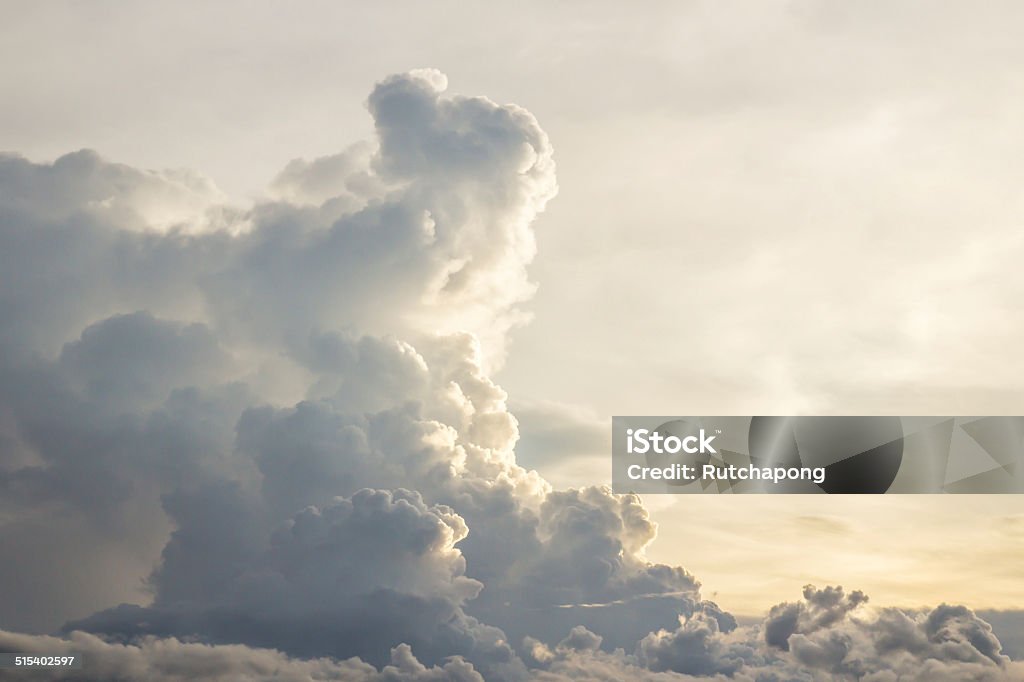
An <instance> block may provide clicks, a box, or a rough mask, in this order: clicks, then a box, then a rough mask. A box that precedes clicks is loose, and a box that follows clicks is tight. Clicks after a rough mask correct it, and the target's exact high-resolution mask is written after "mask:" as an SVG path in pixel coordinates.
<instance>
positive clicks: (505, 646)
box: [0, 71, 1011, 680]
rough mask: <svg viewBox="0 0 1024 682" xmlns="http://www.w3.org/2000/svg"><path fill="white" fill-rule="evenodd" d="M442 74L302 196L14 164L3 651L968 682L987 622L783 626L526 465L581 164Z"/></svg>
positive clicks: (893, 614)
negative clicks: (565, 223) (538, 375)
mask: <svg viewBox="0 0 1024 682" xmlns="http://www.w3.org/2000/svg"><path fill="white" fill-rule="evenodd" d="M446 86H447V82H446V79H445V78H444V76H442V75H441V74H439V73H438V72H436V71H416V72H411V73H408V74H402V75H397V76H392V77H390V78H387V79H385V80H384V81H382V82H381V83H379V84H378V85H377V87H376V88H375V89H374V90H373V92H372V93H371V95H370V97H369V100H368V109H369V112H370V114H371V115H372V116H373V119H374V123H375V127H376V137H375V139H374V140H372V141H369V142H364V143H358V144H356V145H354V146H353V147H351V148H349V149H348V150H346V151H345V152H343V153H342V154H339V155H336V156H328V157H323V158H320V159H316V160H313V161H302V160H299V161H296V162H293V163H292V164H290V165H289V166H288V167H287V168H286V169H285V170H284V171H283V172H282V173H281V175H280V176H279V177H278V178H277V180H276V181H275V182H274V184H273V187H272V197H273V198H272V199H270V200H267V201H264V202H261V203H258V204H256V205H255V206H252V207H250V208H246V209H241V208H238V207H234V208H232V207H229V206H226V205H225V203H224V199H223V197H222V196H221V195H220V193H219V192H218V191H217V190H216V188H215V187H214V186H213V184H212V183H210V182H209V181H208V180H206V179H204V178H202V177H200V176H197V175H194V174H188V173H158V172H149V171H138V170H135V169H131V168H127V167H124V166H120V165H117V164H112V163H110V162H108V161H106V160H104V159H103V158H101V157H100V156H98V155H97V154H95V153H92V152H78V153H75V154H71V155H68V156H65V157H62V158H61V159H58V160H57V161H56V162H54V163H53V164H36V163H32V162H30V161H27V160H25V159H23V158H20V157H16V156H5V157H2V158H0V491H2V495H0V543H2V544H3V545H4V546H5V547H8V546H9V547H18V548H19V551H18V552H16V553H9V554H5V555H4V556H3V557H2V558H0V581H2V583H3V584H4V585H8V586H16V587H17V589H16V590H15V591H14V592H15V594H14V595H13V596H12V598H10V599H6V600H3V602H0V618H2V620H3V622H4V623H5V625H7V626H8V627H10V628H12V629H20V630H24V631H36V632H40V631H43V632H54V631H60V632H62V633H63V635H62V636H61V637H53V636H49V635H32V634H15V633H13V632H8V633H2V634H0V647H3V648H6V649H10V650H18V651H25V652H46V653H59V652H63V651H80V652H82V653H83V654H84V655H85V656H86V659H85V660H86V662H87V667H86V668H85V669H83V670H82V671H80V672H70V673H66V674H65V673H62V672H59V671H58V672H54V673H53V675H52V676H51V677H52V678H53V679H65V678H66V679H157V680H177V679H210V680H234V679H295V680H300V679H301V680H307V679H310V680H313V679H317V680H318V679H346V680H347V679H353V680H435V679H436V680H440V679H450V680H476V679H482V678H483V679H489V680H521V679H529V678H538V679H552V680H554V679H564V678H576V677H584V678H589V679H623V678H630V679H687V678H688V677H692V676H712V677H714V676H718V677H722V676H728V677H733V678H736V679H758V680H770V679H826V678H830V677H829V676H833V675H854V676H860V677H861V678H864V679H867V677H865V676H871V675H875V676H876V677H875V678H873V679H879V680H881V679H886V678H885V677H884V675H886V674H888V671H891V670H902V671H905V672H907V673H908V674H911V673H912V674H915V675H916V674H920V673H919V672H915V671H921V670H926V671H929V674H931V675H933V676H932V677H929V678H927V679H938V678H939V677H941V675H947V676H948V677H950V678H951V679H952V678H953V677H955V676H956V675H960V676H961V677H960V679H964V678H966V677H969V676H974V677H975V678H977V679H987V678H991V679H995V678H996V677H998V676H1001V675H1008V674H1010V672H1011V664H1010V663H1009V662H1008V660H1007V659H1006V657H1005V656H1003V655H1002V654H1001V653H1000V646H999V643H998V641H997V640H996V639H995V637H993V636H992V633H991V629H990V628H988V626H987V625H986V624H985V623H984V621H981V620H980V619H978V618H977V617H976V616H975V615H974V614H972V613H971V612H970V611H968V610H966V609H963V608H962V607H946V606H943V607H939V608H938V609H936V610H934V611H932V612H931V613H929V614H907V613H902V612H898V611H884V610H883V611H881V612H878V613H875V614H872V615H870V616H868V615H861V612H862V611H863V610H864V608H865V607H864V603H863V602H864V601H865V598H864V597H863V595H861V594H860V593H857V592H854V593H850V594H846V593H845V592H843V591H842V590H841V589H839V588H827V589H825V590H814V589H811V588H808V590H807V591H806V592H805V593H804V599H803V600H802V601H800V602H797V603H794V604H783V605H780V606H778V607H776V608H775V609H773V610H772V612H771V613H770V614H769V615H768V618H767V620H766V621H765V623H764V624H763V625H762V626H760V627H757V628H737V627H736V622H735V620H734V619H733V618H732V617H731V616H730V615H729V614H727V613H724V612H723V611H722V610H721V609H719V608H718V607H717V606H716V605H715V604H713V603H710V602H707V601H704V600H703V599H702V598H701V595H700V585H699V583H698V581H697V580H696V579H695V578H694V577H693V576H692V575H690V574H689V573H688V572H687V571H685V570H684V569H683V568H681V567H677V566H667V565H659V564H653V563H651V562H650V561H648V560H647V559H646V558H645V556H644V548H645V547H646V546H647V545H648V544H649V543H650V542H651V541H652V540H653V539H654V538H655V535H656V527H655V525H654V524H653V522H652V521H651V520H650V518H649V516H648V514H647V512H646V510H645V509H644V507H643V505H642V503H641V501H640V500H639V498H637V497H636V496H632V495H613V494H612V493H611V492H610V491H609V490H608V489H606V488H601V487H592V488H585V489H570V490H555V489H553V488H552V486H551V485H550V484H548V483H547V482H546V481H544V480H543V479H542V478H541V477H540V476H539V475H538V474H537V473H536V472H533V471H529V470H527V469H525V468H523V467H522V466H520V465H519V464H518V463H517V461H516V457H515V452H514V448H515V445H516V442H517V440H518V437H519V429H518V423H517V420H516V419H515V417H514V416H513V415H512V414H511V413H510V411H509V410H508V407H507V396H506V394H505V392H504V391H503V390H502V389H501V388H500V387H499V386H497V385H496V384H495V383H494V382H493V381H492V380H491V379H490V378H489V376H488V369H489V368H490V367H492V366H493V365H494V364H495V363H496V362H498V361H499V360H500V357H501V355H502V352H503V343H504V338H505V333H506V331H507V330H508V329H509V327H510V326H512V325H514V324H517V323H519V322H520V321H522V320H523V319H524V313H523V311H522V310H521V309H520V307H519V306H520V304H521V303H522V302H523V301H525V300H526V299H528V298H529V296H530V294H531V293H532V291H533V284H532V283H531V282H530V281H529V279H528V277H527V269H526V268H527V265H528V264H529V262H530V260H531V259H532V257H533V255H534V250H535V246H534V237H533V221H534V219H535V217H536V216H537V214H538V213H539V212H540V211H542V210H543V208H544V206H545V204H546V202H547V201H548V200H549V199H550V198H551V197H552V196H553V195H554V193H555V189H556V185H555V177H554V165H553V161H552V150H551V146H550V144H549V142H548V140H547V137H546V136H545V134H544V132H543V131H542V130H541V128H540V127H539V125H538V124H537V122H536V120H534V118H533V117H532V116H531V115H530V114H529V113H528V112H526V111H524V110H523V109H520V108H518V107H515V106H512V105H498V104H495V103H494V102H491V101H489V100H487V99H485V98H479V97H476V98H466V97H451V96H447V95H446V94H445V92H444V91H445V88H446ZM937 676H938V677H937Z"/></svg>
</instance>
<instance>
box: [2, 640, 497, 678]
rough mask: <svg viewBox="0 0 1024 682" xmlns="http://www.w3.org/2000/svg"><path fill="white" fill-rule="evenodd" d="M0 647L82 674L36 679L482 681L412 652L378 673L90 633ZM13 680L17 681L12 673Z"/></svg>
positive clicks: (249, 651)
mask: <svg viewBox="0 0 1024 682" xmlns="http://www.w3.org/2000/svg"><path fill="white" fill-rule="evenodd" d="M0 648H3V649H4V650H10V651H19V652H23V653H25V654H34V655H39V656H43V655H51V656H52V655H56V656H60V655H77V656H80V657H81V658H82V661H83V667H82V668H81V669H80V670H68V671H61V670H58V669H53V668H50V669H36V670H33V671H31V672H30V673H28V675H29V676H30V677H26V679H33V680H49V681H56V680H68V681H69V682H71V681H79V682H86V681H90V680H95V681H97V682H99V681H101V680H104V681H105V680H113V679H132V680H149V681H151V682H188V681H191V680H203V681H204V682H237V681H240V680H271V679H273V680H281V681H284V682H312V681H313V680H325V681H326V680H346V681H351V682H482V680H483V678H482V677H481V676H480V674H479V673H478V672H476V671H475V670H474V669H473V666H472V665H470V664H469V663H466V662H465V661H463V660H462V659H459V658H456V659H453V660H451V661H449V662H447V663H445V664H444V665H443V666H439V667H437V666H435V667H431V668H428V667H426V666H424V665H423V664H422V663H420V662H419V661H418V660H416V657H415V656H414V655H413V654H412V651H411V650H410V648H409V647H408V646H407V645H404V644H403V645H399V646H397V647H395V648H394V650H392V651H391V653H390V659H389V661H388V663H387V664H386V665H384V666H382V668H381V669H380V670H378V669H376V668H374V667H373V666H371V665H369V664H367V663H364V662H362V661H360V660H359V659H357V658H353V659H348V660H345V661H336V660H331V659H324V658H319V659H317V658H313V659H295V658H290V657H288V656H286V655H284V654H282V653H281V652H279V651H275V650H273V649H254V648H252V647H247V646H244V645H241V644H229V645H219V646H210V645H207V644H198V643H193V642H182V641H180V640H177V639H174V638H165V639H158V638H155V637H147V638H142V639H140V640H139V641H137V642H135V643H133V644H117V643H112V642H107V641H104V640H102V639H100V638H99V637H96V636H94V635H90V634H88V633H85V632H75V633H72V634H71V636H70V637H69V638H67V639H61V638H57V637H48V636H41V635H22V634H17V633H11V632H5V631H2V630H0ZM12 675H17V674H16V673H12Z"/></svg>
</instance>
